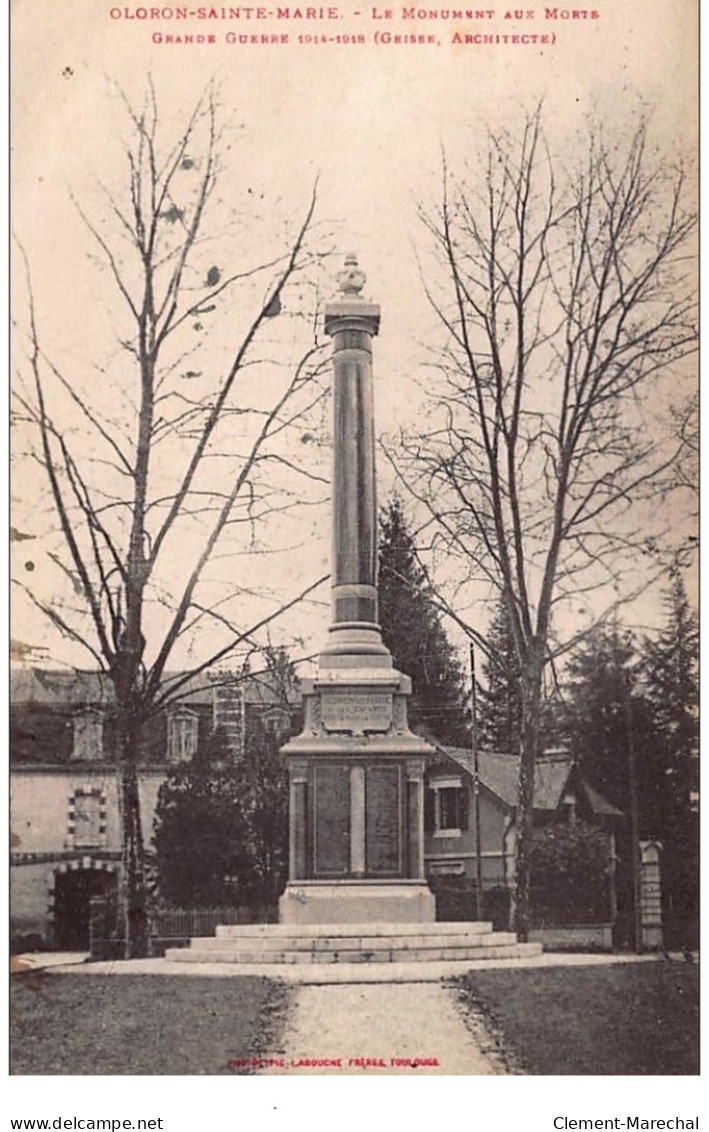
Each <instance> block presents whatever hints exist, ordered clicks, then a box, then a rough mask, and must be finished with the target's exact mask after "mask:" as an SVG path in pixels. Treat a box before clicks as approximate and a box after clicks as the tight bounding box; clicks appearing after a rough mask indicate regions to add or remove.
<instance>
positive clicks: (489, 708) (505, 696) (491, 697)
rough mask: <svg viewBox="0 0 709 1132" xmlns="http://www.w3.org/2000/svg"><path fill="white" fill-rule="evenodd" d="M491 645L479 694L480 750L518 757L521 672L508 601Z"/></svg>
mask: <svg viewBox="0 0 709 1132" xmlns="http://www.w3.org/2000/svg"><path fill="white" fill-rule="evenodd" d="M487 645H488V652H487V654H486V656H485V659H484V660H483V663H482V673H483V677H484V681H485V683H484V685H483V686H482V687H480V689H479V692H478V736H479V740H480V746H481V747H487V748H489V749H491V750H494V751H501V752H503V753H505V754H518V753H519V744H520V736H521V733H522V685H521V669H520V663H519V657H518V655H517V651H516V649H515V645H514V640H513V637H512V627H511V624H510V617H509V612H508V610H507V606H506V604H505V602H504V600H502V601H500V603H499V605H498V607H497V612H496V613H495V616H494V618H493V620H492V623H491V625H490V629H489V631H488V634H487Z"/></svg>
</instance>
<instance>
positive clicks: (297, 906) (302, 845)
mask: <svg viewBox="0 0 709 1132" xmlns="http://www.w3.org/2000/svg"><path fill="white" fill-rule="evenodd" d="M409 694H410V681H409V679H408V677H406V676H402V675H401V674H400V673H398V672H395V671H394V670H393V669H392V668H365V667H361V668H358V669H330V668H327V667H325V668H322V667H321V674H320V676H319V677H318V678H316V679H315V680H313V681H307V682H305V686H304V704H305V726H304V728H303V731H302V732H301V734H300V735H299V736H298V737H297V738H295V739H293V740H291V742H290V743H288V744H287V746H286V747H285V748H284V754H285V756H286V760H287V765H288V771H289V779H290V860H289V874H288V875H289V882H288V886H287V888H286V890H285V893H284V895H283V896H282V897H281V902H280V917H279V918H280V921H281V923H290V924H315V923H333V924H335V923H357V924H365V923H386V922H390V921H391V922H396V923H407V922H408V923H429V922H432V921H433V920H435V902H434V898H433V895H432V894H431V892H430V891H429V888H428V885H427V884H426V880H425V876H424V861H423V789H424V781H423V780H424V769H425V757H426V755H427V754H430V753H432V748H431V747H430V745H429V744H428V743H427V742H426V741H425V740H424V739H421V738H420V737H419V736H418V735H413V734H412V733H411V732H410V731H409V729H408V726H407V718H406V716H407V713H406V699H407V697H408V695H409Z"/></svg>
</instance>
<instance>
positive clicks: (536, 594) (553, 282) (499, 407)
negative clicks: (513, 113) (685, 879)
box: [397, 108, 696, 938]
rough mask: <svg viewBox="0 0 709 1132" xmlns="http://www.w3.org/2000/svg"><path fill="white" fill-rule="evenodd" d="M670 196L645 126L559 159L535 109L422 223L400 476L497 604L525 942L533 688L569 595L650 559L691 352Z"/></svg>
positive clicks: (537, 703)
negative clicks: (505, 665) (421, 368)
mask: <svg viewBox="0 0 709 1132" xmlns="http://www.w3.org/2000/svg"><path fill="white" fill-rule="evenodd" d="M686 196H687V185H686V183H685V175H684V174H683V171H682V169H681V168H674V169H673V168H671V167H670V166H669V164H664V165H663V164H662V161H661V160H660V159H657V157H656V153H654V152H652V147H651V145H650V142H649V138H648V129H647V126H646V125H645V124H640V125H639V126H638V127H637V129H635V131H634V133H633V135H632V137H631V138H630V140H629V141H626V142H625V143H617V144H610V143H607V142H606V141H605V138H604V132H603V130H602V129H598V128H594V127H590V128H589V131H588V134H587V135H586V136H585V138H584V140H583V144H581V145H580V146H578V147H577V149H576V154H575V155H571V156H569V154H568V153H567V154H566V155H565V156H560V155H558V154H557V155H555V154H554V153H552V151H551V148H550V146H549V144H548V143H547V141H546V138H545V134H544V131H543V125H542V111H541V108H538V109H537V110H536V111H535V112H534V113H532V114H530V115H529V116H528V117H527V119H526V121H525V122H524V124H523V126H522V128H521V130H520V131H519V133H518V134H515V135H510V134H508V133H502V134H499V135H497V136H491V137H490V138H489V142H488V147H487V152H486V153H485V154H484V155H483V157H482V159H477V161H476V162H475V163H472V162H471V164H470V167H469V168H468V169H467V170H466V171H465V172H463V174H462V175H461V176H460V177H456V176H454V175H453V174H452V173H451V171H450V170H449V169H448V168H446V167H445V165H444V176H443V193H442V201H441V204H440V206H439V207H438V208H437V209H436V210H434V211H431V212H425V213H423V214H422V218H423V220H424V223H425V225H426V228H427V230H428V233H429V236H430V237H432V239H433V247H434V254H435V261H436V262H435V266H434V268H433V270H432V271H430V272H429V273H428V275H427V278H428V280H429V282H428V283H427V290H428V294H429V298H430V300H431V303H432V304H433V307H434V309H435V312H436V314H437V316H438V319H439V320H440V325H441V327H442V330H443V338H442V342H443V344H442V346H441V348H440V349H439V350H438V351H437V353H436V355H435V361H434V364H433V366H432V368H431V376H430V379H429V389H430V396H431V404H430V415H429V425H428V427H427V429H426V431H425V433H423V434H422V435H418V436H416V437H409V438H408V439H404V441H403V443H404V450H403V455H400V456H399V457H397V461H398V463H399V467H400V468H401V469H402V470H403V468H405V472H404V475H405V478H406V482H407V485H408V486H409V487H410V488H412V490H413V492H414V494H415V495H416V496H417V497H418V498H419V500H421V501H422V502H423V503H424V504H425V505H426V507H427V508H428V512H429V515H430V529H431V530H433V531H435V535H434V537H433V540H432V541H433V544H434V545H438V546H441V545H442V546H443V548H444V553H445V554H446V556H447V558H448V565H449V570H452V569H454V568H455V564H456V563H458V565H459V566H460V568H461V574H462V575H463V576H464V577H465V578H466V579H467V580H468V581H469V580H471V579H473V580H477V581H481V580H486V581H487V583H489V584H490V585H491V586H492V587H493V588H494V590H496V591H497V592H498V593H499V594H500V595H501V597H502V599H503V600H504V602H505V604H506V607H507V613H508V618H509V623H510V626H511V630H512V634H513V638H514V643H515V649H516V652H517V655H518V657H519V666H520V670H521V685H522V703H523V707H522V714H523V719H522V726H521V738H520V752H519V753H520V771H519V792H518V805H517V844H516V882H515V889H514V892H513V900H512V913H511V917H512V924H513V927H514V929H515V930H516V931H517V932H518V933H519V935H520V937H521V938H526V937H527V932H528V926H529V923H528V921H529V914H528V909H529V877H530V866H529V843H530V833H531V822H532V805H533V787H534V768H535V761H536V758H537V754H538V749H539V743H540V712H541V701H542V687H543V674H544V670H545V666H546V665H547V664H548V663H549V661H550V660H553V658H554V657H555V656H558V655H560V653H561V652H563V651H564V650H565V649H567V648H569V647H570V645H571V644H572V643H573V636H574V634H573V632H572V633H570V634H567V637H566V639H565V640H560V639H558V638H557V637H556V636H555V623H554V615H555V613H556V612H557V611H558V609H559V607H563V606H565V605H566V607H567V608H568V605H569V602H570V601H571V600H572V599H573V600H574V602H575V604H576V606H577V607H578V606H579V605H581V604H586V603H587V602H590V603H591V604H592V603H593V601H594V600H595V599H594V598H593V597H592V596H591V595H592V594H593V593H596V592H597V590H598V588H599V587H602V586H604V585H609V586H610V587H611V594H612V597H611V603H610V604H611V605H612V604H614V603H617V602H618V601H619V600H621V598H622V597H623V596H624V595H625V596H627V595H628V594H629V593H630V592H632V590H633V585H634V584H635V585H636V587H637V586H638V585H640V584H641V583H640V581H639V578H640V575H641V574H642V572H643V571H642V566H643V562H642V558H643V554H645V555H646V559H645V561H646V562H648V561H649V556H653V555H655V554H656V551H657V546H658V541H657V539H656V538H653V537H652V535H651V532H652V534H656V533H657V532H656V527H655V526H653V524H652V522H650V523H648V513H649V511H650V501H651V499H652V496H653V492H655V491H656V490H660V488H659V486H658V485H661V483H662V481H663V477H664V475H665V473H666V471H667V469H668V468H669V467H671V466H672V464H673V461H674V459H675V457H676V452H675V451H674V450H673V448H672V446H671V445H668V444H667V443H666V441H663V440H662V438H660V439H658V430H657V428H656V427H655V425H656V423H657V422H656V420H655V419H654V418H655V417H656V416H657V414H658V413H659V411H660V408H659V405H660V402H659V394H660V392H661V391H662V389H663V382H667V381H668V380H670V381H671V380H673V379H674V380H675V381H676V380H677V374H679V375H680V376H682V372H683V371H682V364H681V363H682V360H683V359H685V358H687V356H688V355H690V354H691V353H692V352H693V351H694V350H695V345H696V329H695V322H694V307H695V296H694V284H695V268H694V263H693V259H692V234H693V231H694V224H695V221H694V216H693V215H692V213H691V211H690V210H688V209H687V207H686V205H685V198H686ZM436 280H438V281H439V283H440V285H439V286H437V285H436V282H435V281H436ZM685 376H686V374H685ZM665 437H666V432H665ZM655 563H656V564H657V559H655Z"/></svg>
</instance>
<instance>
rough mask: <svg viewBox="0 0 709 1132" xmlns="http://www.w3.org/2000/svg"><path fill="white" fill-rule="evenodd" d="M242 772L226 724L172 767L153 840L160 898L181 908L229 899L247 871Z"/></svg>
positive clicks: (163, 789) (157, 811)
mask: <svg viewBox="0 0 709 1132" xmlns="http://www.w3.org/2000/svg"><path fill="white" fill-rule="evenodd" d="M240 786H241V771H240V767H239V766H238V765H237V764H236V763H235V762H234V756H233V754H232V753H231V751H230V750H229V746H228V742H227V739H226V736H225V734H224V733H223V732H222V730H221V728H217V729H216V730H215V731H214V732H213V733H212V735H211V736H210V737H209V739H208V740H207V741H206V742H205V743H203V744H200V745H199V747H198V748H197V751H196V752H195V755H194V758H193V759H192V760H191V761H190V762H188V763H183V764H181V765H179V766H176V767H174V768H173V769H171V770H170V773H169V774H168V776H167V778H166V779H165V782H164V783H163V784H162V785H161V787H160V790H159V792H158V800H157V806H156V809H155V832H154V844H155V852H156V865H157V883H158V889H159V892H160V895H161V897H162V898H163V899H164V900H165V901H167V902H168V903H169V904H174V905H177V906H179V907H182V908H199V907H209V906H215V905H221V904H225V903H229V902H231V901H232V900H234V899H236V898H237V892H236V886H235V885H234V884H233V883H232V878H233V877H239V876H241V875H243V873H244V872H245V871H246V865H247V852H246V846H247V840H248V834H247V825H246V820H245V813H244V810H243V807H242V805H241V790H240Z"/></svg>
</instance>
